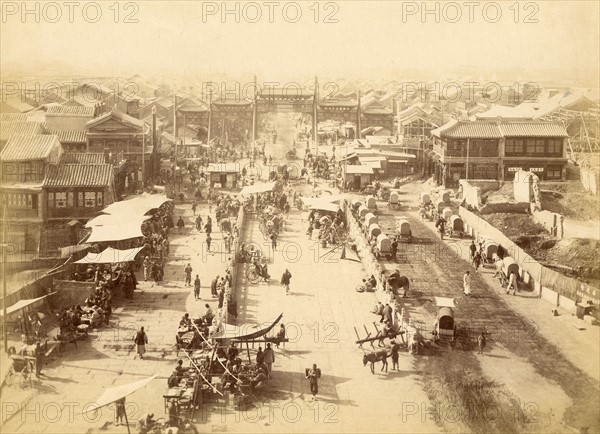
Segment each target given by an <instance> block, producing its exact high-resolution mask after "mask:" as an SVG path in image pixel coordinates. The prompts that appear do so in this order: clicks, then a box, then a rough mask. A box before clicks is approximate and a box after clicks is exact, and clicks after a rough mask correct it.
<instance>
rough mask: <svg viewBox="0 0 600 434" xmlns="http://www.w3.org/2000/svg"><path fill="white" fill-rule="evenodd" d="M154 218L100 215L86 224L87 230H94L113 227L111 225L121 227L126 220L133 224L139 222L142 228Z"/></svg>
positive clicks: (147, 216)
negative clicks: (94, 228) (95, 228)
mask: <svg viewBox="0 0 600 434" xmlns="http://www.w3.org/2000/svg"><path fill="white" fill-rule="evenodd" d="M150 218H152V216H149V215H142V216H140V215H130V214H126V215H119V214H100V215H99V216H98V217H95V218H93V219H91V220H90V221H88V222H87V223H86V224H85V227H86V228H93V227H94V226H111V225H120V224H121V223H122V222H123V221H124V220H126V221H127V222H129V223H133V222H134V221H137V222H139V224H140V226H141V225H142V223H144V222H145V221H146V220H149V219H150Z"/></svg>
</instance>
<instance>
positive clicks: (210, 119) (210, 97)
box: [206, 90, 212, 147]
mask: <svg viewBox="0 0 600 434" xmlns="http://www.w3.org/2000/svg"><path fill="white" fill-rule="evenodd" d="M211 125H212V90H211V92H210V93H209V94H208V135H207V136H206V144H207V145H208V146H209V147H210V130H211Z"/></svg>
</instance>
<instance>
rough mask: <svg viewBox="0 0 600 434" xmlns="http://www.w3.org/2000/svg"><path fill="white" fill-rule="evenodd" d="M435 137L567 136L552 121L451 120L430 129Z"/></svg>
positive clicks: (559, 126) (561, 127)
mask: <svg viewBox="0 0 600 434" xmlns="http://www.w3.org/2000/svg"><path fill="white" fill-rule="evenodd" d="M431 134H432V135H434V136H436V137H448V138H454V139H467V138H476V139H500V138H502V137H567V136H568V135H567V132H566V130H565V129H564V127H563V126H562V125H560V124H556V123H552V122H539V121H533V122H531V121H529V122H528V121H525V122H502V123H496V122H489V121H488V122H485V121H456V120H452V121H450V122H448V123H447V124H446V125H443V126H441V127H439V128H437V129H435V130H432V131H431Z"/></svg>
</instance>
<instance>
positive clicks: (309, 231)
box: [306, 222, 314, 240]
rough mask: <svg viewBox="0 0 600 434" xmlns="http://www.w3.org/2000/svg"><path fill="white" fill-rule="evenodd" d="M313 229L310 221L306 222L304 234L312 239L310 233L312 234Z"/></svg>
mask: <svg viewBox="0 0 600 434" xmlns="http://www.w3.org/2000/svg"><path fill="white" fill-rule="evenodd" d="M313 230H314V228H313V224H312V222H310V223H309V224H308V229H307V230H306V235H308V239H309V240H312V234H313Z"/></svg>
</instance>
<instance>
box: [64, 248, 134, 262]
mask: <svg viewBox="0 0 600 434" xmlns="http://www.w3.org/2000/svg"><path fill="white" fill-rule="evenodd" d="M142 249H143V247H134V248H133V249H126V250H118V249H113V248H112V247H107V248H106V249H105V250H104V251H103V252H100V253H92V252H88V254H87V256H86V257H85V258H82V259H80V260H79V261H75V264H118V263H119V262H132V261H135V257H136V256H137V254H138V253H139V252H140V250H142Z"/></svg>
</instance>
